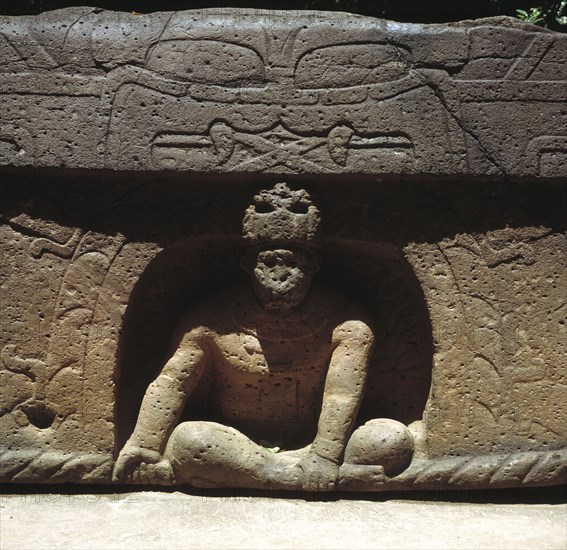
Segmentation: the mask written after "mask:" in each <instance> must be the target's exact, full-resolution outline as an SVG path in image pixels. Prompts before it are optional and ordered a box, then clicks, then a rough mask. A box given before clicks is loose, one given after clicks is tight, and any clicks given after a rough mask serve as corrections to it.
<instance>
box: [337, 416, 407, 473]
mask: <svg viewBox="0 0 567 550" xmlns="http://www.w3.org/2000/svg"><path fill="white" fill-rule="evenodd" d="M414 448H415V442H414V437H413V435H412V433H411V432H410V430H409V429H408V428H407V426H405V425H404V424H402V423H401V422H398V421H396V420H392V419H389V418H376V419H374V420H370V421H368V422H367V423H366V424H364V426H361V427H360V428H358V429H356V430H355V431H354V432H353V434H352V436H351V438H350V440H349V442H348V444H347V446H346V449H345V457H344V462H345V464H361V465H373V466H382V467H383V469H384V473H385V474H386V475H387V476H388V477H394V476H396V475H398V474H400V473H401V472H403V471H404V470H405V469H406V468H407V467H408V466H409V465H410V463H411V461H412V458H413V454H414Z"/></svg>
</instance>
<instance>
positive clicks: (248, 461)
mask: <svg viewBox="0 0 567 550" xmlns="http://www.w3.org/2000/svg"><path fill="white" fill-rule="evenodd" d="M164 458H165V459H167V460H169V461H170V463H171V465H172V467H173V472H174V474H175V479H176V482H177V483H180V484H188V485H192V486H194V487H225V488H229V487H246V488H271V489H297V488H299V487H300V486H301V470H300V469H299V467H297V466H296V464H297V462H298V458H297V457H296V456H293V455H291V456H290V455H284V454H282V455H277V454H273V453H270V452H269V451H267V450H266V449H264V448H263V447H261V446H260V445H257V444H256V443H254V442H253V441H252V440H251V439H249V438H248V437H246V436H245V435H244V434H242V433H241V432H239V431H238V430H235V429H234V428H230V427H228V426H223V425H221V424H217V423H215V422H184V423H182V424H180V425H179V426H177V428H175V430H174V431H173V433H172V434H171V437H170V438H169V442H168V444H167V448H166V451H165V454H164Z"/></svg>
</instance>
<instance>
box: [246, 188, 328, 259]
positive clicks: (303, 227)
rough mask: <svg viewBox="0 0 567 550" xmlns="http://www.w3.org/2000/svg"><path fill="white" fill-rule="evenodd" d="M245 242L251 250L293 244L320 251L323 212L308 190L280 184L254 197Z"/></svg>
mask: <svg viewBox="0 0 567 550" xmlns="http://www.w3.org/2000/svg"><path fill="white" fill-rule="evenodd" d="M242 239H243V241H244V244H245V245H246V246H247V247H254V248H255V247H260V246H266V245H281V246H282V247H286V246H290V245H291V246H294V247H299V248H304V249H310V250H319V249H320V247H321V217H320V215H319V209H318V208H317V207H316V206H315V205H314V204H313V201H312V200H311V197H310V195H309V193H307V191H305V190H304V189H298V190H293V189H290V188H289V187H288V185H287V183H277V184H276V185H274V187H273V188H272V189H264V190H262V191H260V192H259V193H258V194H257V195H255V196H254V198H253V200H252V204H251V205H250V206H249V207H248V208H247V209H246V212H245V214H244V220H243V222H242Z"/></svg>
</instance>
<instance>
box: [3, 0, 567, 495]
mask: <svg viewBox="0 0 567 550" xmlns="http://www.w3.org/2000/svg"><path fill="white" fill-rule="evenodd" d="M0 42H1V48H0V95H1V96H2V109H1V110H0V123H1V126H0V163H1V165H2V168H1V170H2V182H3V183H2V186H3V197H4V200H3V205H2V221H3V225H2V226H1V227H0V231H1V232H2V250H3V258H4V261H3V266H2V293H3V294H2V295H3V306H4V307H3V323H2V329H3V330H2V342H1V347H0V351H1V357H2V366H1V369H0V378H1V380H2V381H1V384H0V391H1V392H2V399H1V406H2V410H1V415H2V416H1V418H0V435H1V444H2V446H1V449H0V479H1V480H2V481H10V482H33V483H36V482H46V483H56V482H79V483H122V482H129V483H142V484H143V483H147V484H156V483H161V484H178V485H192V486H203V487H244V488H258V487H259V488H274V489H294V490H296V489H304V490H324V491H328V490H345V491H352V490H355V491H383V490H397V489H404V490H406V489H456V488H458V489H462V488H465V489H467V488H470V489H473V488H488V487H517V486H538V485H554V484H560V483H564V482H565V481H566V477H565V476H566V475H567V474H566V470H567V468H566V463H567V456H566V454H567V451H566V441H567V432H566V431H565V426H567V422H566V420H567V418H566V408H565V403H566V402H567V399H566V397H567V395H566V389H565V388H566V387H567V380H566V378H565V349H564V341H565V324H564V319H565V307H566V306H565V295H566V292H565V291H566V288H565V277H564V276H563V273H564V270H565V263H566V256H567V247H566V242H565V217H564V212H563V208H562V206H563V205H564V203H565V186H564V182H565V178H566V177H567V171H566V168H565V167H566V166H567V163H566V162H565V159H566V155H567V141H566V140H567V135H566V133H565V128H567V111H566V109H565V104H566V101H567V92H566V90H567V86H566V81H567V73H566V67H567V62H566V59H565V52H566V51H567V47H566V46H567V42H566V38H565V36H564V35H560V34H556V33H553V32H549V31H545V30H542V29H539V28H536V27H532V26H529V25H525V24H523V23H519V22H517V21H514V20H511V19H507V18H499V19H489V20H481V21H477V22H474V21H472V22H471V21H468V22H462V23H455V24H449V25H430V26H427V25H410V24H398V23H391V22H388V21H382V20H375V19H371V18H366V17H358V16H357V17H353V16H346V15H344V14H338V13H322V12H317V13H309V12H302V13H295V12H294V13H285V12H265V11H254V10H228V9H223V10H203V11H186V12H175V13H155V14H148V15H135V14H126V13H113V12H107V11H103V10H99V9H96V8H76V9H68V10H59V11H54V12H48V13H44V14H42V15H40V16H37V17H20V18H12V17H4V18H2V21H1V26H0ZM192 354H193V355H192ZM175 384H178V385H177V386H176V385H175Z"/></svg>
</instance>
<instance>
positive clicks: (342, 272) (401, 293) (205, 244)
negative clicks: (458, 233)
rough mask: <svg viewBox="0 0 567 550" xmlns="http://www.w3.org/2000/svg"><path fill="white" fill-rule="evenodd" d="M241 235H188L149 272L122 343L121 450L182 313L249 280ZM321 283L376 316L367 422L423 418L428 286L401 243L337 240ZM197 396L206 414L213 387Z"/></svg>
mask: <svg viewBox="0 0 567 550" xmlns="http://www.w3.org/2000/svg"><path fill="white" fill-rule="evenodd" d="M239 240H240V239H239V236H234V237H231V238H227V237H225V238H222V239H218V238H217V239H216V240H215V239H214V238H211V237H200V238H191V239H181V240H178V241H176V242H174V243H172V244H170V245H169V246H167V247H166V248H165V249H164V250H163V251H162V252H161V253H160V254H158V255H157V256H156V257H155V258H154V259H153V260H152V261H151V262H150V263H149V264H148V266H147V268H146V269H145V270H144V272H143V273H142V274H141V276H140V278H139V280H138V282H137V284H136V286H135V287H134V289H133V291H132V294H131V296H130V300H129V304H128V308H127V310H126V313H125V316H124V322H123V327H122V330H121V334H120V340H119V344H118V362H117V365H118V371H119V373H120V379H119V386H118V393H117V415H116V423H117V442H116V446H117V448H120V447H121V446H122V445H123V444H124V443H125V441H126V439H127V438H128V437H129V435H130V434H131V433H132V430H133V429H134V426H135V423H136V417H137V414H138V411H139V408H140V404H141V401H142V398H143V395H144V392H145V390H146V389H147V387H148V384H149V383H150V382H151V381H152V380H153V379H154V378H155V376H156V375H157V373H158V372H159V369H160V368H161V366H162V365H163V364H164V362H165V361H166V360H167V357H166V355H165V354H166V352H167V348H168V345H169V343H170V337H171V334H172V332H173V329H174V326H175V323H176V321H177V319H178V318H179V316H180V315H181V313H182V312H183V311H185V310H187V309H188V308H191V307H192V306H194V305H195V304H196V303H197V302H199V301H201V300H206V297H207V295H209V296H210V293H211V292H214V290H215V289H217V288H221V287H225V286H227V285H231V284H235V283H238V282H240V281H243V280H245V277H246V276H245V274H244V273H243V272H242V270H241V269H240V267H239V257H240V252H241V251H240V243H239ZM323 257H324V258H325V259H324V263H323V265H322V269H321V271H320V273H319V276H318V277H319V279H320V280H322V282H324V283H325V284H329V285H332V286H333V287H336V288H337V289H338V290H341V291H342V292H343V293H345V294H348V295H350V296H351V297H352V298H353V299H354V300H355V301H357V302H358V303H360V304H361V305H363V306H364V308H365V309H366V310H367V312H368V314H369V316H370V317H371V319H372V320H373V322H374V325H375V330H376V347H375V353H374V357H373V360H372V366H371V373H370V377H369V380H368V387H367V393H366V397H365V401H364V404H363V407H362V409H361V412H360V415H359V423H362V422H364V421H365V420H367V419H369V418H374V417H388V418H395V419H397V420H399V421H401V422H404V423H406V424H409V423H411V422H413V421H414V420H418V419H421V418H422V416H423V411H424V408H425V404H426V401H427V397H428V394H429V389H430V383H431V365H432V355H433V344H432V335H431V324H430V321H429V316H428V311H427V306H426V304H425V300H424V297H423V292H422V290H421V287H420V285H419V281H418V280H417V278H416V276H415V274H414V272H413V270H412V268H411V266H410V264H409V263H408V262H407V260H405V258H404V256H403V253H402V251H401V250H400V249H399V248H397V247H395V246H394V245H392V244H388V243H373V242H368V241H350V240H349V241H347V240H341V239H336V240H333V241H329V242H328V243H327V244H326V247H325V250H324V251H323ZM201 389H202V390H203V391H202V392H199V391H198V392H197V395H195V396H194V397H193V399H191V403H190V406H189V407H190V410H189V411H186V414H189V415H191V416H193V417H198V415H199V411H201V410H203V409H204V408H206V391H205V390H206V388H201Z"/></svg>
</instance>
